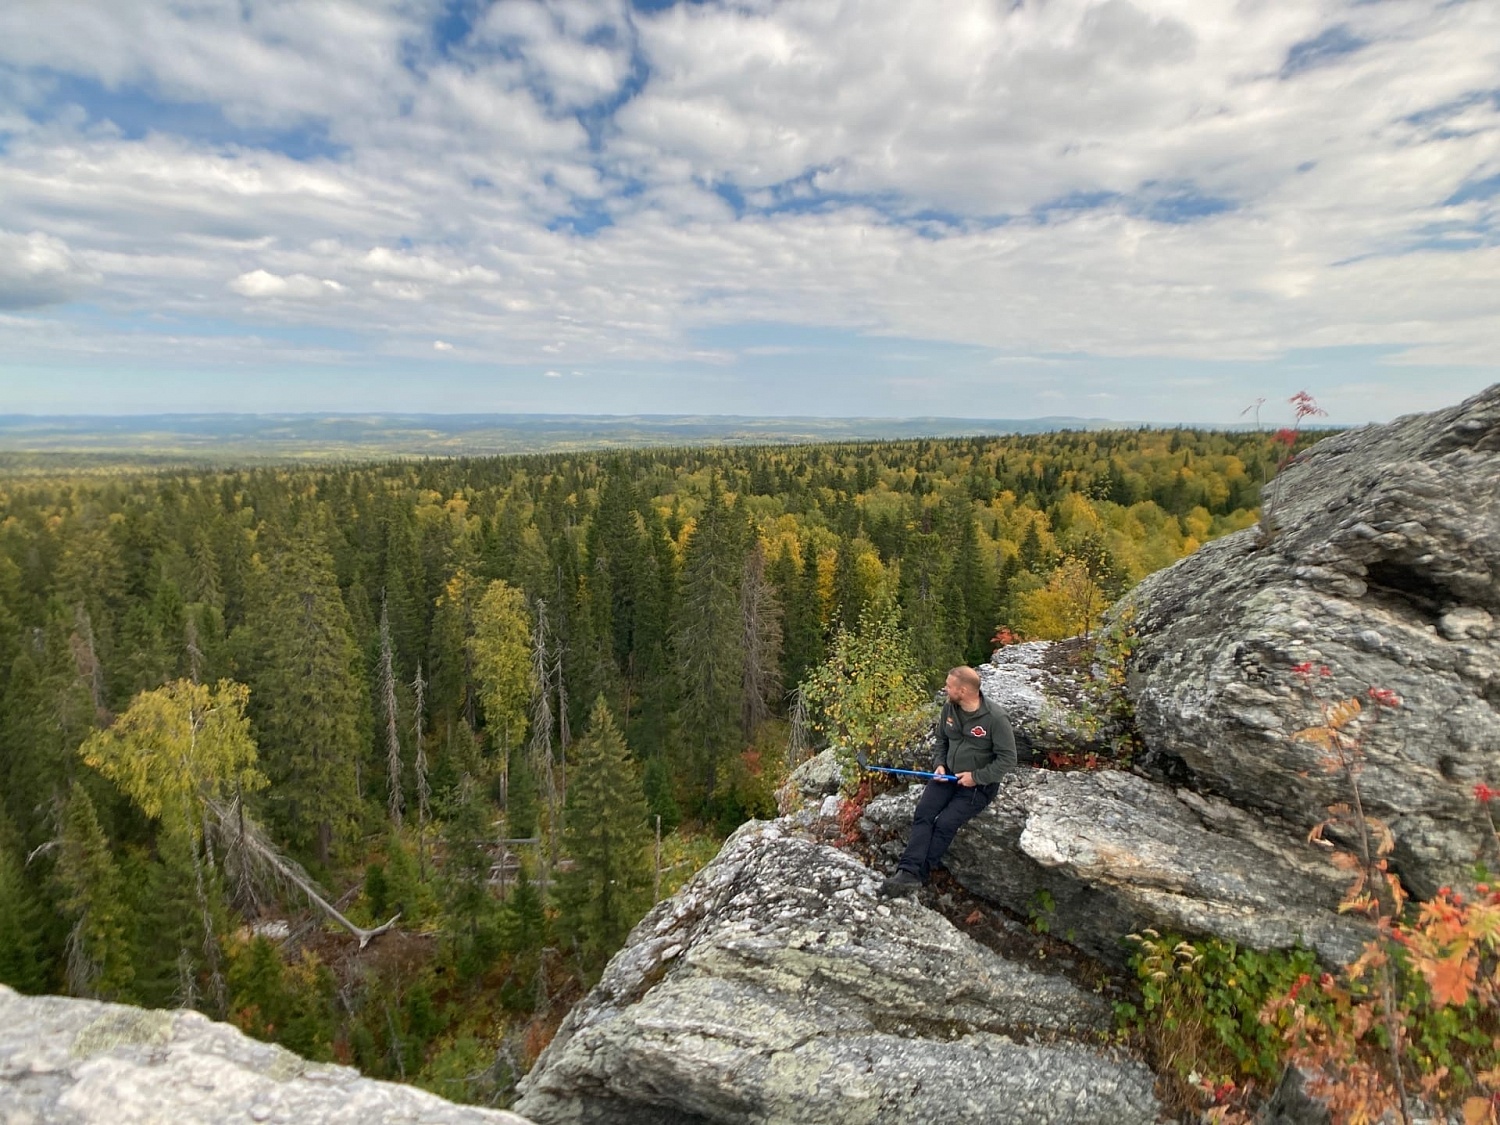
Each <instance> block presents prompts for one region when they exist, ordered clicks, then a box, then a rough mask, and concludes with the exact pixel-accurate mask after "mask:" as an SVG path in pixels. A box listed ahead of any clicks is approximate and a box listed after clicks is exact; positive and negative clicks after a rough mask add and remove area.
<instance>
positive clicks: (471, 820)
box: [442, 774, 496, 980]
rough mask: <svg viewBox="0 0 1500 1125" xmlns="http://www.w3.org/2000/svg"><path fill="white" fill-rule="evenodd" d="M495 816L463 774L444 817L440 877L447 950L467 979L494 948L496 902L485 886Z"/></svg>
mask: <svg viewBox="0 0 1500 1125" xmlns="http://www.w3.org/2000/svg"><path fill="white" fill-rule="evenodd" d="M493 820H494V810H493V809H492V808H491V806H490V804H489V802H488V801H487V800H486V799H485V796H484V791H483V789H482V787H481V786H480V785H479V783H478V782H476V781H475V780H474V778H472V777H470V776H469V775H467V774H465V775H464V776H463V777H462V778H460V779H459V783H458V785H457V786H456V787H455V789H454V791H453V792H452V794H451V795H450V798H449V801H448V807H447V810H446V812H445V815H444V817H443V852H444V860H443V880H442V887H443V915H444V926H443V929H444V931H445V933H446V935H447V946H448V956H449V958H450V959H451V960H452V962H453V964H454V966H455V967H456V968H457V969H458V973H459V976H460V977H461V978H463V979H465V980H467V979H469V978H471V977H474V976H477V975H478V974H479V973H481V972H483V971H484V969H485V968H486V967H488V965H489V961H490V959H491V958H492V957H493V955H494V954H495V952H496V947H495V930H494V923H495V903H494V900H493V899H492V898H491V897H490V892H489V875H490V853H489V845H490V843H491V842H492V841H493V840H494V838H495V832H494V828H493V825H492V821H493Z"/></svg>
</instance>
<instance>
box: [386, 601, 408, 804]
mask: <svg viewBox="0 0 1500 1125" xmlns="http://www.w3.org/2000/svg"><path fill="white" fill-rule="evenodd" d="M380 701H381V704H382V705H383V706H384V707H385V772H386V790H387V792H386V811H387V813H388V814H389V816H390V818H391V823H392V824H393V825H395V826H396V828H397V829H398V830H399V829H400V827H401V806H402V804H403V803H404V802H403V801H402V796H401V737H400V735H399V734H397V732H396V675H395V671H394V670H393V668H392V667H391V618H390V614H389V613H388V612H387V608H386V597H385V591H384V590H382V591H381V592H380Z"/></svg>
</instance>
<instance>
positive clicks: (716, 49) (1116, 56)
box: [0, 0, 1500, 393]
mask: <svg viewBox="0 0 1500 1125" xmlns="http://www.w3.org/2000/svg"><path fill="white" fill-rule="evenodd" d="M20 7H21V8H24V9H25V19H24V20H23V19H22V16H21V14H20V9H19V8H17V6H15V5H11V6H8V7H4V6H0V104H4V103H5V102H6V101H7V99H8V98H9V99H11V100H12V102H13V104H14V105H18V106H20V107H22V110H21V112H20V113H19V114H18V113H17V112H16V111H15V110H7V109H0V130H3V131H5V132H6V133H7V135H8V140H7V143H6V146H5V147H4V148H3V149H0V199H3V200H4V212H5V216H6V222H7V224H8V225H9V226H10V227H11V228H12V229H13V230H19V231H26V232H30V233H27V234H19V235H3V234H0V307H11V308H19V307H29V306H36V305H42V304H48V303H56V302H59V301H64V300H67V299H69V298H70V297H71V296H74V295H77V294H79V293H81V292H83V291H85V290H86V289H91V301H92V302H94V303H97V304H99V305H100V306H102V307H103V308H104V309H105V310H106V311H107V313H108V314H109V316H110V317H111V318H113V319H115V320H119V319H122V318H123V319H127V320H128V319H129V318H132V317H137V318H145V317H153V316H167V317H176V318H182V319H183V320H184V322H185V323H186V322H190V321H191V320H192V319H193V318H197V317H203V318H209V319H213V320H217V321H223V320H233V319H235V318H238V319H239V320H240V321H241V322H242V323H248V325H249V327H248V328H247V332H254V331H255V330H256V328H257V327H258V326H260V325H265V326H281V325H286V324H295V325H298V326H301V327H311V328H317V327H326V328H329V329H334V328H336V329H338V330H340V331H341V332H347V333H349V334H351V335H352V336H355V337H358V338H360V339H362V340H368V341H371V343H370V344H369V345H368V346H369V347H371V348H373V349H374V350H376V351H377V352H379V353H380V354H385V355H403V356H409V355H418V354H420V355H425V356H427V357H429V358H431V356H432V353H433V352H434V351H443V350H445V349H444V348H442V347H440V346H439V345H440V344H442V343H444V342H445V341H446V340H449V339H459V340H463V341H464V342H465V352H466V353H468V352H475V351H478V350H480V349H482V350H483V351H484V354H486V355H487V356H489V357H491V358H492V359H493V360H494V361H495V362H497V363H516V364H526V365H532V366H530V367H529V369H530V370H533V371H534V370H536V369H537V368H539V367H540V368H543V369H547V365H550V364H566V365H568V369H570V370H571V369H573V368H574V366H575V365H589V364H598V363H614V362H647V361H649V362H653V363H655V362H658V361H684V362H687V361H703V362H713V363H715V364H721V363H722V364H728V363H729V360H730V359H731V358H732V356H733V354H735V353H736V352H742V353H743V354H744V355H747V356H752V357H753V356H755V355H757V354H759V355H760V356H762V357H766V356H770V355H772V354H774V353H773V351H772V349H776V348H786V347H788V346H787V345H784V344H783V343H782V342H781V341H779V340H775V339H772V340H768V341H763V345H764V346H763V347H761V348H759V349H758V350H757V349H751V350H749V351H745V350H744V349H730V350H728V351H716V350H714V349H712V348H707V349H706V348H705V347H704V345H703V341H702V340H700V339H695V335H696V334H697V333H698V332H700V331H701V330H704V329H711V328H716V327H720V326H725V325H736V324H754V323H791V324H797V325H805V326H811V327H820V328H829V329H838V330H850V331H857V332H862V333H866V334H870V335H877V336H879V335H885V336H890V337H909V338H920V339H930V340H937V341H947V342H950V343H955V344H966V345H975V346H978V347H982V348H987V349H994V350H995V352H997V353H998V354H999V355H1000V356H1002V357H1018V358H1017V359H1016V362H1015V365H1016V366H1023V365H1025V364H1028V363H1033V362H1038V363H1039V362H1042V361H1032V360H1028V359H1025V358H1024V357H1027V356H1032V355H1038V356H1048V355H1056V354H1059V353H1061V354H1079V353H1087V354H1091V355H1095V356H1113V357H1185V358H1190V359H1204V360H1208V359H1225V358H1243V359H1258V358H1267V357H1275V356H1278V355H1281V354H1283V353H1285V352H1286V351H1287V350H1289V349H1296V348H1321V347H1352V346H1363V347H1372V348H1383V349H1387V350H1388V351H1389V352H1390V354H1389V355H1388V356H1387V359H1386V361H1385V363H1386V365H1387V366H1388V367H1389V368H1390V369H1391V370H1399V369H1400V368H1401V367H1402V365H1409V364H1412V363H1421V364H1470V365H1474V366H1478V367H1486V366H1490V367H1493V366H1494V365H1495V364H1496V362H1497V361H1496V359H1495V356H1494V353H1493V341H1494V340H1495V339H1496V338H1500V324H1497V322H1496V314H1495V312H1494V310H1495V309H1497V308H1500V247H1497V246H1496V243H1497V241H1500V239H1497V231H1500V195H1497V193H1495V192H1494V191H1491V190H1489V189H1488V188H1485V187H1478V188H1476V187H1475V186H1474V185H1486V184H1493V183H1494V181H1493V179H1492V177H1494V176H1496V175H1497V173H1500V98H1497V97H1496V96H1495V95H1494V93H1493V90H1494V88H1495V78H1494V76H1495V74H1497V73H1500V26H1497V25H1496V20H1497V16H1496V14H1495V9H1494V7H1493V5H1483V4H1474V3H1471V4H1463V5H1454V4H1446V3H1441V2H1440V0H1423V2H1418V0H1412V2H1411V3H1407V4H1402V5H1392V4H1383V5H1372V4H1360V3H1343V2H1341V0H1312V2H1309V3H1306V4H1300V5H1246V4H1244V3H1242V2H1240V0H1192V2H1189V0H1138V2H1136V3H1130V2H1127V0H1103V2H1095V0H1054V2H1052V3H1049V4H1045V5H1021V6H1011V5H1004V4H996V3H994V2H993V0H933V2H932V3H930V4H925V5H914V4H912V3H910V2H909V0H859V2H858V3H856V2H855V0H782V2H779V3H771V2H770V0H743V2H736V3H729V2H728V0H722V2H709V3H701V4H679V5H677V6H675V7H672V8H670V9H668V10H666V11H663V12H660V13H657V14H653V15H649V16H648V15H642V14H640V13H632V12H631V11H630V10H629V8H628V6H627V4H626V3H625V2H624V0H545V2H543V0H507V2H505V3H499V4H494V5H491V6H490V7H489V8H488V9H486V10H485V12H484V13H483V15H482V17H481V18H480V19H479V20H478V21H477V23H476V25H475V27H474V28H473V30H472V34H470V35H468V36H467V37H464V38H462V39H461V40H460V41H458V42H455V43H451V44H448V45H447V47H446V49H440V48H439V45H438V44H437V43H436V41H435V37H434V32H433V22H434V20H435V19H436V18H437V11H438V5H437V4H436V3H435V0H390V2H389V3H371V4H355V3H352V0H325V2H319V3H300V4H290V3H285V2H282V0H245V2H244V3H243V4H241V3H239V2H235V3H230V2H229V0H202V2H201V3H197V4H194V5H191V6H186V5H161V4H157V3H151V2H149V0H119V3H114V4H105V3H103V2H102V0H97V2H92V3H87V2H84V0H57V2H56V3H53V4H48V5H45V6H41V7H37V6H28V5H22V6H20ZM23 24H24V26H22V25H23ZM1335 26H1343V27H1344V28H1346V32H1345V33H1344V35H1345V41H1346V42H1347V43H1348V44H1349V45H1351V46H1352V45H1354V44H1356V43H1363V44H1364V45H1363V46H1362V47H1360V48H1359V49H1357V50H1351V51H1349V52H1347V53H1345V54H1342V55H1338V56H1336V57H1327V58H1324V59H1321V60H1319V62H1320V65H1316V66H1308V67H1305V68H1303V69H1300V70H1299V69H1297V68H1295V67H1290V68H1289V67H1286V63H1287V60H1288V59H1289V58H1290V57H1292V55H1293V52H1294V48H1295V47H1296V46H1297V44H1299V43H1306V42H1308V41H1311V40H1314V39H1315V38H1316V37H1317V36H1318V35H1319V34H1320V33H1322V32H1324V31H1326V30H1327V29H1328V28H1330V27H1335ZM640 67H644V68H645V69H644V72H643V73H644V74H645V79H644V86H643V87H642V88H641V89H639V91H638V92H635V93H634V94H633V96H631V97H629V98H627V99H626V100H625V101H624V103H623V105H622V106H620V108H618V110H616V111H615V112H613V114H612V115H608V116H606V115H604V109H603V108H601V107H606V106H610V105H612V104H613V100H614V99H617V98H622V97H625V95H626V94H627V93H630V92H631V91H634V90H635V87H634V86H633V85H632V83H633V82H635V81H636V80H637V78H638V77H639V74H640V73H642V72H641V71H639V70H638V69H637V68H640ZM7 68H8V69H7ZM1284 70H1285V71H1286V72H1287V76H1286V77H1283V71H1284ZM57 75H66V76H72V77H74V78H79V79H84V80H87V81H91V82H96V83H99V84H101V85H102V87H103V88H104V90H105V93H103V94H100V95H99V96H98V100H99V101H100V102H102V103H103V107H104V108H103V111H102V112H103V113H104V114H105V115H107V114H108V111H109V106H110V104H111V103H110V96H109V91H124V92H126V93H129V95H130V99H132V100H133V103H134V104H139V103H140V102H142V101H145V102H147V103H149V101H150V100H151V99H152V98H155V99H157V100H158V101H160V102H161V103H162V105H163V108H162V109H161V111H160V115H159V127H155V128H146V129H142V128H139V127H137V128H131V129H126V128H121V127H110V126H106V125H105V124H104V123H103V122H102V121H101V120H100V119H99V112H100V111H99V110H98V107H97V106H96V107H95V109H94V110H93V111H90V112H85V111H84V110H83V109H81V108H78V109H72V110H68V109H66V108H65V107H63V106H61V105H60V104H58V103H57V99H58V98H59V97H61V94H60V93H59V91H60V90H62V89H64V87H60V86H58V84H57V78H56V76H57ZM68 89H72V88H71V87H70V88H68ZM49 91H51V92H50V93H49ZM75 92H76V91H75ZM68 96H69V97H72V96H74V93H69V95H68ZM80 97H81V95H80ZM49 99H50V100H49ZM84 100H87V99H84ZM169 103H184V104H189V105H192V106H200V107H201V106H209V107H213V108H214V109H215V110H216V111H217V112H218V113H219V114H221V115H222V117H223V119H224V120H225V121H227V122H229V125H226V126H224V133H223V136H222V137H220V136H214V135H212V133H213V129H212V128H208V127H202V128H197V131H195V130H194V129H188V128H186V127H183V128H181V129H180V130H177V129H175V128H174V127H175V126H177V125H178V124H179V117H178V116H177V115H176V114H175V113H174V112H173V111H172V109H171V106H170V105H169ZM124 104H125V103H124V101H122V102H121V105H122V106H123V105H124ZM585 109H586V110H587V112H584V113H583V114H582V115H581V116H580V115H579V112H578V111H580V110H585ZM135 112H139V110H137V111H135ZM90 113H93V116H92V117H91V116H90ZM117 116H120V117H123V116H125V114H124V113H123V111H122V112H121V113H120V114H117ZM188 116H191V114H189V115H188ZM204 129H207V132H208V133H209V134H210V135H204ZM304 142H305V143H307V144H309V145H311V148H312V151H313V152H315V153H316V152H319V151H322V148H321V147H320V146H321V145H322V144H323V142H326V143H327V146H328V149H327V152H326V154H325V155H311V156H308V155H298V156H293V155H288V152H289V151H296V150H297V145H298V144H301V143H304ZM283 150H286V151H283ZM1465 191H1467V195H1465V194H1464V192H1465ZM1455 198H1456V199H1457V200H1458V201H1457V202H1453V203H1449V202H1448V200H1450V199H1455ZM919 217H920V218H919ZM7 240H8V241H7ZM17 240H20V241H17ZM225 278H230V279H231V280H229V281H228V282H227V284H226V281H225ZM333 297H337V298H338V299H337V310H338V311H337V315H336V316H334V315H333V314H332V313H331V312H330V302H329V298H333ZM15 331H18V330H17V329H15V328H13V327H10V326H7V325H5V324H3V323H0V351H3V350H4V349H5V345H6V342H7V339H9V336H8V334H9V333H13V332H15ZM90 332H95V333H97V335H96V336H94V337H93V338H92V340H91V338H90V337H89V333H90ZM103 332H104V330H103V329H91V328H90V327H89V326H88V325H87V324H84V323H82V322H80V323H79V325H78V326H77V330H75V332H74V333H73V334H72V336H69V334H67V333H59V334H58V335H57V336H56V337H52V336H49V337H47V338H48V340H49V341H51V342H50V343H49V344H48V345H47V346H49V347H54V348H56V349H58V354H83V353H88V354H92V351H91V349H95V348H96V347H97V346H98V341H99V340H102V339H104V338H105V337H104V335H103ZM435 334H436V335H437V337H438V338H437V340H436V341H435V342H434V335H435ZM31 346H33V345H28V347H31ZM35 346H40V345H35ZM195 346H197V345H195ZM202 346H203V347H204V348H209V349H211V347H212V344H211V341H209V340H208V338H207V337H205V340H204V342H203V343H202ZM359 346H364V345H359ZM223 347H224V348H225V349H226V350H225V354H226V357H227V356H228V355H229V354H230V345H229V344H228V343H225V344H224V345H223ZM792 350H793V351H794V352H795V353H796V354H798V355H803V356H812V355H814V354H815V353H816V349H810V348H806V347H804V346H802V345H800V344H798V345H796V346H795V348H794V349H792ZM706 355H711V357H712V358H711V359H705V358H704V357H705V356H706ZM351 358H354V357H351ZM786 358H787V362H788V363H795V362H800V360H797V359H795V358H793V355H791V354H788V355H787V357H786ZM226 362H227V360H226ZM914 377H915V376H914ZM1099 393H1105V392H1104V389H1100V391H1099Z"/></svg>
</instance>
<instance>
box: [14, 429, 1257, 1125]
mask: <svg viewBox="0 0 1500 1125" xmlns="http://www.w3.org/2000/svg"><path fill="white" fill-rule="evenodd" d="M1285 452H1286V450H1285V448H1284V446H1281V445H1277V444H1276V443H1275V442H1274V441H1273V440H1272V439H1271V438H1270V437H1269V436H1267V435H1262V434H1252V433H1223V432H1202V431H1190V430H1166V431H1162V430H1141V431H1118V432H1088V433H1055V434H1042V435H1032V436H1024V437H1005V438H973V439H968V438H965V439H946V440H919V441H899V442H883V443H872V444H845V445H837V446H779V447H758V448H715V449H676V450H661V449H654V450H647V451H638V452H628V453H611V454H608V455H598V454H587V453H570V454H554V455H537V456H527V457H507V458H492V459H461V460H443V461H421V462H416V461H396V462H391V463H385V464H369V465H338V466H329V467H326V468H322V469H307V468H301V467H299V468H296V469H275V468H257V469H254V470H241V471H234V470H223V471H218V470H214V471H209V470H203V469H196V470H176V471H162V472H156V471H153V472H118V473H113V474H105V473H88V474H84V473H78V474H74V475H69V474H68V473H64V472H52V473H49V474H48V475H25V476H22V475H17V476H13V477H11V478H10V479H8V480H0V667H3V668H4V669H5V674H4V676H3V681H0V787H3V805H0V980H3V981H4V982H6V983H9V984H11V985H13V986H15V987H17V988H20V989H22V990H26V991H53V992H68V993H72V994H75V995H86V996H93V997H99V998H103V999H111V1000H121V1001H126V1002H130V1003H135V1004H141V1005H147V1006H157V1007H170V1006H178V1005H191V1006H193V1007H197V1008H199V1009H201V1010H203V1011H205V1012H207V1013H209V1014H210V1015H212V1016H214V1017H216V1018H224V1019H228V1020H231V1021H233V1022H234V1023H235V1024H237V1025H238V1026H240V1027H241V1028H243V1029H244V1030H246V1031H247V1032H249V1033H251V1034H254V1035H257V1036H260V1037H263V1038H266V1039H271V1040H275V1041H277V1042H280V1043H282V1044H284V1045H286V1046H288V1047H290V1048H292V1049H293V1050H296V1051H298V1052H300V1053H302V1054H304V1055H307V1056H309V1057H313V1058H318V1059H337V1060H339V1061H343V1062H347V1063H352V1064H354V1065H357V1066H359V1067H360V1068H361V1069H362V1070H364V1071H365V1072H366V1073H369V1074H371V1075H375V1076H378V1077H384V1078H393V1079H400V1080H405V1081H413V1082H417V1083H420V1084H422V1085H424V1086H426V1087H428V1088H430V1089H433V1090H435V1091H437V1092H439V1093H441V1094H443V1095H445V1096H447V1097H450V1098H454V1099H458V1100H470V1101H484V1102H493V1101H503V1100H504V1099H505V1097H506V1095H507V1092H508V1091H509V1089H510V1088H511V1086H512V1085H513V1083H514V1081H515V1079H516V1078H517V1077H518V1076H519V1075H520V1074H521V1073H524V1071H525V1069H526V1068H527V1067H528V1066H529V1065H530V1064H531V1062H532V1061H533V1060H534V1059H535V1057H536V1055H537V1053H538V1052H539V1051H540V1050H541V1048H542V1047H543V1046H544V1045H545V1043H546V1041H547V1039H548V1037H549V1036H550V1035H551V1033H552V1031H553V1030H555V1028H556V1025H557V1023H558V1021H559V1020H560V1019H561V1017H562V1015H563V1013H564V1012H565V1011H566V1008H567V1006H568V1005H569V1004H570V1003H571V1002H572V1001H573V1000H574V999H576V998H577V997H578V996H579V995H580V994H581V992H582V990H583V989H584V988H586V987H587V986H588V985H589V984H590V983H591V982H592V981H593V980H594V979H596V978H597V976H598V974H599V972H600V971H601V969H602V967H603V965H604V964H605V962H606V961H607V960H608V958H609V957H610V955H611V954H612V953H613V952H614V951H615V950H616V949H618V948H619V946H620V945H621V944H622V942H623V941H624V939H625V936H626V934H627V933H628V932H629V930H630V928H631V926H632V925H633V924H634V923H635V922H636V921H637V920H638V919H639V918H640V917H641V915H642V914H643V913H644V912H645V911H646V910H647V909H648V908H649V907H650V905H651V903H652V901H653V899H654V898H658V897H661V896H664V895H666V894H669V893H671V891H672V890H673V889H674V888H675V887H677V886H679V885H680V884H681V883H682V882H683V881H684V880H685V879H686V878H688V877H689V876H690V875H691V874H692V873H693V871H694V870H696V869H697V868H698V867H699V866H701V865H702V863H704V862H706V860H707V859H709V858H711V857H712V855H713V854H714V853H715V851H716V850H717V848H718V844H719V842H720V841H721V840H722V838H723V837H724V835H725V834H726V833H727V832H729V831H731V830H732V829H733V828H734V827H735V826H736V825H738V824H740V823H741V822H743V821H744V820H746V819H748V818H751V817H757V816H766V815H773V814H774V804H775V802H774V797H773V793H774V789H775V788H776V786H777V785H778V784H779V783H780V782H781V780H782V779H783V778H784V775H785V772H786V768H787V762H788V746H789V741H791V742H795V741H796V740H795V738H793V737H792V736H793V735H794V734H800V732H801V730H802V728H803V724H802V723H801V722H793V721H791V720H792V718H793V716H792V714H791V712H792V711H793V710H794V709H795V707H794V701H795V700H796V699H797V698H798V693H797V690H796V689H797V687H798V685H799V684H804V683H809V682H811V681H813V680H815V679H816V678H817V673H818V671H819V669H820V668H822V667H824V665H825V661H827V660H828V659H829V656H830V653H832V652H833V651H834V650H836V649H838V648H839V646H840V645H841V644H842V643H843V642H845V641H847V640H849V639H850V638H852V637H856V636H858V635H859V634H860V633H861V631H866V632H869V633H870V634H872V635H873V634H875V633H877V632H878V633H879V634H880V635H881V636H883V637H889V636H894V637H897V638H898V641H899V644H900V645H901V646H902V647H903V652H904V655H903V657H902V659H903V660H905V661H906V662H907V663H908V664H909V665H910V666H911V667H912V668H914V669H916V670H917V675H918V677H919V678H920V680H921V681H922V685H921V686H922V687H923V688H936V687H937V686H938V685H939V684H940V683H941V682H942V679H943V676H944V673H945V672H946V670H947V669H948V668H949V667H950V666H952V665H954V664H958V663H962V662H970V663H978V662H980V661H983V660H984V659H986V658H987V657H988V655H989V653H990V651H991V650H992V648H993V647H994V643H995V638H996V637H997V635H1002V636H1005V637H1007V638H1010V637H1016V638H1058V637H1065V636H1071V635H1074V634H1076V633H1079V632H1083V631H1086V630H1088V629H1090V628H1092V627H1094V626H1096V625H1097V624H1098V622H1099V619H1100V615H1101V614H1102V612H1103V611H1104V610H1105V609H1106V608H1107V607H1108V605H1109V604H1110V603H1111V602H1112V601H1113V600H1114V599H1115V598H1116V597H1117V596H1118V595H1120V594H1121V593H1122V592H1123V591H1124V590H1126V589H1127V588H1128V587H1129V586H1131V585H1132V584H1134V583H1135V582H1136V581H1138V580H1139V579H1140V578H1142V577H1143V576H1145V575H1146V574H1148V573H1150V572H1152V571H1154V570H1156V569H1158V568H1160V567H1163V566H1166V565H1168V564H1170V563H1172V562H1173V561H1175V560H1177V559H1179V558H1181V557H1183V556H1184V555H1186V554H1188V553H1190V552H1192V551H1193V550H1195V549H1196V548H1197V547H1198V546H1199V545H1200V544H1202V543H1204V542H1206V541H1207V540H1209V539H1211V538H1214V537H1215V536H1218V535H1221V534H1224V533H1226V532H1229V531H1233V530H1236V529H1239V528H1243V527H1247V526H1249V525H1250V524H1252V523H1253V522H1254V521H1255V519H1256V508H1257V504H1258V495H1259V489H1260V486H1261V485H1262V484H1263V483H1265V481H1266V480H1267V479H1268V478H1269V477H1270V476H1271V475H1272V473H1273V472H1274V470H1275V467H1276V464H1277V462H1278V459H1279V458H1280V457H1281V456H1282V454H1283V453H1285ZM1002 631H1004V632H1002ZM798 717H799V718H800V716H798ZM793 728H796V730H793Z"/></svg>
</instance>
